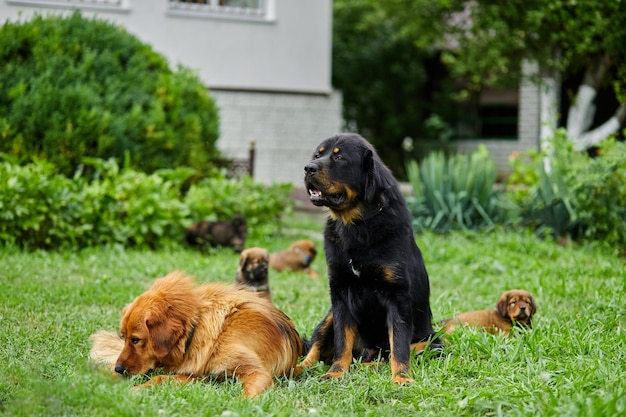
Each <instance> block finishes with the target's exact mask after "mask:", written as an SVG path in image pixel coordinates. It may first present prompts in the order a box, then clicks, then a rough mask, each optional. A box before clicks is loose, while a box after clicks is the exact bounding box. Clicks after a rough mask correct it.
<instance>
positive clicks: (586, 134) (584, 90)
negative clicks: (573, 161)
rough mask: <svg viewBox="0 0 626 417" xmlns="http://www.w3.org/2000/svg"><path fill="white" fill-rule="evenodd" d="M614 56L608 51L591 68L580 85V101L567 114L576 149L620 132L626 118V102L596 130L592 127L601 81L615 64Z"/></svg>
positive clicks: (577, 96)
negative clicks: (613, 62)
mask: <svg viewBox="0 0 626 417" xmlns="http://www.w3.org/2000/svg"><path fill="white" fill-rule="evenodd" d="M611 64H612V60H611V56H610V55H608V54H605V55H604V56H603V57H602V58H601V59H600V60H599V61H598V62H596V63H594V64H592V65H590V66H588V67H587V70H586V72H585V76H584V79H583V82H582V83H581V85H580V87H579V88H578V92H577V94H576V100H575V101H574V102H573V103H572V105H571V106H570V108H569V111H568V114H567V135H568V136H569V138H570V139H571V140H573V141H574V148H575V149H577V150H583V149H586V148H589V147H590V146H593V145H594V144H596V143H598V142H600V141H601V140H602V139H604V138H606V137H608V136H610V135H612V134H613V133H615V132H617V131H618V130H619V129H620V128H621V127H622V126H623V125H624V122H625V121H626V103H623V104H622V105H621V106H620V107H619V108H618V109H617V111H616V112H615V115H614V116H613V117H611V118H610V119H609V120H607V121H606V122H605V123H603V124H602V125H601V126H598V127H597V128H595V129H593V130H589V131H588V129H589V127H590V126H591V123H592V122H593V117H594V115H595V112H596V106H595V104H594V101H595V99H596V95H597V93H598V88H599V86H600V83H601V82H602V80H603V79H604V77H605V76H606V73H607V72H608V70H609V68H610V67H611Z"/></svg>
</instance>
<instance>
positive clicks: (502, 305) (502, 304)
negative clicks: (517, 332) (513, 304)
mask: <svg viewBox="0 0 626 417" xmlns="http://www.w3.org/2000/svg"><path fill="white" fill-rule="evenodd" d="M508 306H509V295H508V294H507V293H504V294H502V296H501V297H500V299H499V300H498V304H496V309H497V310H498V313H500V315H501V316H502V317H504V318H505V319H506V318H508V317H509V313H508Z"/></svg>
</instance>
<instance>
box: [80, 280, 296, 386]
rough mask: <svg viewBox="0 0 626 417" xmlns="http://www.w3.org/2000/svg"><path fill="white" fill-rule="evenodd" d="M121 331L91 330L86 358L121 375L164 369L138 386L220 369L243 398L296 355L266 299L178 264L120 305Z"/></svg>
mask: <svg viewBox="0 0 626 417" xmlns="http://www.w3.org/2000/svg"><path fill="white" fill-rule="evenodd" d="M121 333H122V337H121V338H120V337H118V336H116V335H114V334H112V333H108V332H98V333H96V334H94V335H92V337H91V341H92V343H93V347H92V350H91V354H90V357H91V359H92V360H94V361H96V362H101V363H105V364H107V365H108V366H109V367H110V368H111V369H114V370H115V371H116V372H118V373H120V374H124V375H137V374H147V373H149V372H150V371H151V370H154V369H157V368H163V370H164V371H165V372H168V373H170V375H158V376H155V377H153V378H152V379H150V380H149V381H148V382H146V383H144V384H142V386H146V385H147V386H150V385H156V384H159V383H161V382H163V381H165V380H167V379H170V378H171V379H175V380H178V381H181V382H187V381H190V380H193V379H197V378H203V377H207V376H218V377H219V376H224V375H226V376H231V377H234V378H236V379H237V380H238V381H240V382H241V383H242V384H243V391H244V397H253V396H255V395H258V394H260V393H262V392H263V391H265V390H266V389H267V388H269V387H270V386H271V385H272V383H273V380H272V377H273V376H280V375H290V374H291V372H292V369H293V368H294V366H295V364H296V361H297V359H298V357H299V356H300V355H301V354H302V339H301V338H300V335H299V334H298V332H297V331H296V329H295V326H294V324H293V322H292V321H291V320H290V319H289V317H287V316H286V315H285V314H283V313H282V312H281V311H280V310H278V309H277V308H276V307H275V306H274V305H273V304H272V303H270V302H269V301H267V300H265V299H263V298H261V297H258V296H257V295H255V294H254V293H252V292H250V291H248V290H245V289H243V288H239V287H238V286H237V285H235V284H224V283H213V284H204V285H200V286H196V285H194V281H193V278H192V277H189V276H186V275H185V274H184V273H183V272H180V271H175V272H172V273H170V274H168V275H167V276H165V277H163V278H160V279H158V280H156V282H155V283H154V285H153V286H152V288H150V289H149V290H148V291H146V292H145V293H143V294H142V295H140V296H139V297H137V298H136V299H135V300H134V301H133V302H132V303H131V304H129V305H128V306H126V307H125V308H124V310H123V312H122V321H121ZM115 356H117V358H116V359H115V362H114V363H113V362H111V360H112V358H113V357H115Z"/></svg>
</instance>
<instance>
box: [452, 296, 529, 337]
mask: <svg viewBox="0 0 626 417" xmlns="http://www.w3.org/2000/svg"><path fill="white" fill-rule="evenodd" d="M535 311H537V307H536V305H535V301H534V300H533V296H532V295H531V294H530V293H529V292H528V291H524V290H510V291H506V292H504V293H503V294H502V296H501V297H500V299H499V300H498V304H497V305H496V310H478V311H468V312H465V313H460V314H457V315H455V316H454V317H451V318H449V319H447V320H444V321H443V322H442V323H441V324H442V325H443V326H444V328H445V332H446V333H449V334H450V333H452V332H454V330H455V329H456V328H457V327H459V326H462V325H469V326H474V327H482V328H484V329H485V330H487V331H488V332H489V333H493V334H495V333H497V332H503V333H504V334H509V332H510V331H511V329H512V328H513V326H515V325H518V326H522V327H528V328H530V327H532V323H531V320H532V317H533V314H535Z"/></svg>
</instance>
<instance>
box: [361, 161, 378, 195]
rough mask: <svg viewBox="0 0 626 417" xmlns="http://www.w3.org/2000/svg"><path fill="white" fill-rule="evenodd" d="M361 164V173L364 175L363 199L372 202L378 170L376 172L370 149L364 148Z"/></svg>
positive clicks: (376, 184) (375, 192)
mask: <svg viewBox="0 0 626 417" xmlns="http://www.w3.org/2000/svg"><path fill="white" fill-rule="evenodd" d="M362 166H363V174H364V175H365V181H364V184H365V185H364V189H363V193H364V197H365V201H367V202H372V201H374V200H375V199H376V194H377V192H378V177H377V175H378V172H376V168H377V167H376V160H375V158H374V152H373V151H372V150H371V149H366V151H365V155H364V156H363V165H362Z"/></svg>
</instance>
